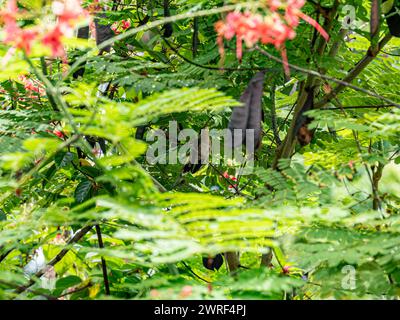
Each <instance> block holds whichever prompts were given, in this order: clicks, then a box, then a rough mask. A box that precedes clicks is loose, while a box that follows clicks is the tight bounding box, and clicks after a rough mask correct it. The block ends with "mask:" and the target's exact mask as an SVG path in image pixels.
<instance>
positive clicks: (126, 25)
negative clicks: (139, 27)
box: [121, 20, 131, 30]
mask: <svg viewBox="0 0 400 320" xmlns="http://www.w3.org/2000/svg"><path fill="white" fill-rule="evenodd" d="M121 24H122V29H123V30H126V29H129V28H130V27H131V22H130V21H127V20H122V21H121Z"/></svg>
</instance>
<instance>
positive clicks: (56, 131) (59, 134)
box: [46, 129, 64, 139]
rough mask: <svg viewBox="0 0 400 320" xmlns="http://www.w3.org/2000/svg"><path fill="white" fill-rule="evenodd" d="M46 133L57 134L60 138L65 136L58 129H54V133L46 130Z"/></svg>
mask: <svg viewBox="0 0 400 320" xmlns="http://www.w3.org/2000/svg"><path fill="white" fill-rule="evenodd" d="M46 132H48V133H53V134H55V135H56V136H57V137H59V138H61V139H62V138H64V134H63V133H62V132H61V131H59V130H56V129H54V130H53V131H51V130H46Z"/></svg>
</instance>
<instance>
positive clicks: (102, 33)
mask: <svg viewBox="0 0 400 320" xmlns="http://www.w3.org/2000/svg"><path fill="white" fill-rule="evenodd" d="M105 17H106V15H105V14H104V13H101V14H99V15H98V16H97V17H96V18H95V20H94V23H95V25H96V44H97V45H100V44H102V43H103V42H105V41H107V40H110V39H111V38H112V37H114V36H115V34H114V31H112V29H111V25H109V24H103V23H102V22H101V19H102V18H105ZM110 50H111V45H108V46H107V47H105V48H103V49H102V50H101V52H110Z"/></svg>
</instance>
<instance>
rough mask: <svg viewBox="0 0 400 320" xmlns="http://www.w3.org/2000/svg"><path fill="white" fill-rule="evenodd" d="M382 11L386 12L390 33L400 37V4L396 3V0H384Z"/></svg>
mask: <svg viewBox="0 0 400 320" xmlns="http://www.w3.org/2000/svg"><path fill="white" fill-rule="evenodd" d="M382 11H383V13H385V16H386V21H387V24H388V26H389V30H390V34H391V35H392V36H394V37H400V5H399V4H395V1H394V0H383V1H382Z"/></svg>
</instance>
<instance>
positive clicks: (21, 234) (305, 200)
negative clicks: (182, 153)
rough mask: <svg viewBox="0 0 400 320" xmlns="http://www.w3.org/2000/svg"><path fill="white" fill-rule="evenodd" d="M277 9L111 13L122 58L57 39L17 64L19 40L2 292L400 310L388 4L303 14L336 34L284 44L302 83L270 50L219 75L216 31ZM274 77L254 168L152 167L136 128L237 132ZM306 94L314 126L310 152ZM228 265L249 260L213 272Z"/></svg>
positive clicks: (6, 51)
mask: <svg viewBox="0 0 400 320" xmlns="http://www.w3.org/2000/svg"><path fill="white" fill-rule="evenodd" d="M92 2H93V1H85V3H84V7H88V6H90V5H93V3H92ZM261 2H262V1H256V2H254V3H253V2H251V3H249V2H243V3H241V2H239V1H220V0H208V1H202V0H196V1H192V0H185V1H183V0H171V1H169V2H168V4H169V15H170V18H168V17H167V18H166V19H165V17H164V14H165V10H164V9H165V7H164V5H165V3H164V2H163V1H145V0H136V1H131V0H120V1H114V2H112V1H110V2H109V3H107V2H103V3H102V7H101V8H103V9H101V10H100V11H104V8H105V7H104V5H108V6H107V10H105V11H104V12H103V14H102V15H101V16H98V17H101V18H98V19H99V20H97V23H98V24H100V25H111V24H114V29H116V30H117V33H118V32H119V34H118V36H117V35H115V36H116V38H115V39H114V42H112V41H113V40H111V41H109V43H108V44H111V43H113V49H112V50H111V51H110V52H108V53H107V52H104V53H103V54H101V52H99V51H102V50H99V48H100V49H102V48H103V49H104V47H105V44H104V43H103V44H100V46H96V41H95V40H94V39H93V38H91V39H89V40H85V39H77V38H75V37H65V39H64V40H63V45H64V46H65V48H66V53H67V58H68V63H69V66H68V65H65V59H64V58H63V57H62V55H59V56H58V57H54V58H52V57H51V56H52V55H53V56H54V52H53V53H52V52H50V51H49V48H46V47H45V46H44V45H43V43H42V44H35V45H33V47H32V48H31V50H30V52H27V51H26V50H25V51H24V50H22V49H23V46H22V47H19V48H18V50H16V51H15V52H11V53H12V54H11V55H10V47H12V45H10V44H9V43H8V42H7V41H6V40H5V38H4V37H5V35H4V30H5V29H4V28H5V27H3V35H2V37H3V41H2V43H1V44H0V52H1V56H2V57H3V58H2V65H1V72H0V85H1V93H0V100H1V108H0V298H1V299H231V298H233V299H331V298H336V299H367V298H373V299H382V298H383V299H397V298H398V297H399V294H400V292H399V290H400V264H399V260H400V250H399V249H400V224H399V217H400V216H399V205H400V198H399V192H398V190H399V188H400V167H399V164H398V163H399V162H400V157H399V132H400V131H399V126H400V112H399V106H400V99H399V98H398V92H399V90H400V84H399V81H398V76H399V67H400V64H399V63H400V60H399V55H400V50H399V46H400V40H399V39H398V38H397V37H393V36H391V32H390V31H389V29H388V26H387V22H386V19H385V17H384V15H383V14H384V12H383V11H382V12H380V14H379V13H378V14H377V15H376V11H374V10H371V6H372V7H374V5H375V4H376V2H375V1H365V0H353V1H339V0H321V1H319V0H316V1H307V3H306V4H305V6H304V7H303V8H302V9H301V10H302V12H304V13H306V14H307V15H309V16H310V17H312V18H313V19H315V20H316V21H318V22H319V24H320V25H321V26H322V27H323V28H324V29H325V30H326V31H327V32H328V34H329V36H330V39H329V41H328V42H327V41H326V40H325V39H324V38H323V37H322V36H321V35H320V34H319V33H318V32H317V31H316V30H315V28H313V27H312V26H310V25H309V24H307V23H306V22H304V21H301V22H300V24H299V25H298V26H297V29H296V33H297V35H296V37H295V38H294V39H293V40H291V41H287V42H286V51H287V57H288V61H289V63H290V65H291V66H290V76H288V75H287V74H285V72H284V69H283V67H282V63H281V50H279V49H277V48H276V47H274V46H271V45H263V44H262V43H259V44H258V45H256V46H253V47H252V48H249V47H246V46H244V51H243V59H242V61H241V62H240V61H239V60H238V59H237V56H236V48H235V41H234V40H232V41H229V40H225V42H224V46H225V57H224V60H223V62H222V64H221V56H220V52H219V48H218V45H217V33H216V31H215V29H214V25H215V23H216V22H217V21H219V20H223V19H224V18H225V17H226V15H227V13H228V12H231V11H233V10H234V9H235V7H236V10H241V11H242V12H244V11H246V10H251V11H252V12H259V13H261V14H263V15H268V14H269V12H268V10H267V9H265V8H263V7H261V8H260V7H259V6H260V3H261ZM389 2H390V3H391V4H392V5H393V4H394V6H397V5H398V4H397V1H389ZM2 3H3V4H2V7H3V8H4V7H5V6H6V5H7V3H6V1H2ZM95 4H96V3H95ZM378 5H379V6H380V7H383V4H382V3H381V2H380V1H378ZM18 6H19V8H20V10H22V11H23V12H24V14H23V15H22V16H21V17H20V18H19V20H18V24H19V26H21V27H29V26H32V25H39V24H40V23H49V22H48V21H53V20H54V14H53V13H52V11H51V1H35V0H24V1H18ZM246 8H247V9H246ZM2 17H3V20H5V18H7V16H6V15H4V13H3V14H2ZM376 17H378V18H377V19H376ZM51 19H53V20H51ZM122 21H124V22H122ZM377 21H378V23H377ZM167 22H169V23H170V24H167ZM3 23H5V24H4V26H6V23H7V21H3ZM86 24H87V22H86ZM81 26H84V22H83V23H82V25H81ZM166 26H167V27H166ZM76 27H79V25H76ZM169 28H170V29H169ZM171 28H172V29H171ZM75 29H77V28H75ZM98 30H99V29H98ZM168 30H169V31H168ZM168 32H170V34H166V33H168ZM12 41H15V39H14V40H12ZM12 41H11V42H12ZM24 43H26V42H24ZM53 48H54V47H53ZM25 49H26V48H25ZM99 53H100V54H99ZM74 62H75V64H74ZM83 62H85V65H84V68H85V70H84V73H83V74H82V75H81V76H78V77H76V76H73V73H74V72H75V71H76V70H77V68H76V67H79V66H81V65H82V64H81V63H83ZM71 66H73V67H71ZM260 70H266V80H265V83H264V91H263V98H262V102H263V103H262V108H263V112H264V122H263V138H262V146H261V147H260V148H259V149H258V150H257V153H256V163H255V170H254V172H253V174H251V175H248V176H236V175H235V168H234V167H230V166H228V165H226V164H221V165H204V166H203V167H202V168H201V169H200V170H199V171H197V172H196V173H191V172H184V171H185V170H184V164H177V165H172V164H165V165H164V164H163V165H161V164H155V165H150V164H149V163H148V162H147V161H146V157H145V154H146V148H147V144H146V143H145V142H143V141H141V140H138V139H135V136H136V137H137V135H136V134H137V128H143V127H141V126H147V128H149V127H150V128H153V129H167V128H168V122H169V121H172V120H176V121H178V123H179V124H180V128H193V129H194V130H196V131H200V130H201V129H202V128H205V127H208V128H215V129H222V128H226V127H227V126H228V122H229V119H230V116H231V112H232V109H231V107H236V106H237V105H238V100H239V98H240V96H241V94H242V93H243V91H244V90H245V89H246V87H247V86H248V83H249V81H250V79H251V78H252V77H253V76H254V75H255V74H256V73H257V72H258V71H260ZM21 75H24V76H25V77H21ZM104 83H109V85H108V88H107V90H104V92H102V93H99V89H98V87H99V85H100V84H104ZM350 83H351V85H350ZM310 88H313V90H315V102H314V105H313V108H311V109H313V110H311V111H309V112H308V113H307V115H308V117H310V118H309V119H311V122H310V123H309V124H308V129H309V130H311V131H315V132H314V133H313V134H312V135H311V136H310V140H311V141H310V143H308V144H307V143H306V144H305V145H304V146H301V145H300V144H299V143H297V141H298V137H296V135H295V132H294V126H295V125H296V123H298V119H299V117H300V116H304V114H303V112H302V108H303V106H304V96H305V94H306V91H305V90H308V89H310ZM303 111H304V110H303ZM96 141H97V142H98V143H97V144H96ZM102 141H105V149H106V150H104V151H106V152H105V154H104V155H102V156H99V154H100V153H101V152H100V147H101V145H100V142H101V143H102ZM225 172H227V174H224V173H225ZM230 176H231V177H230ZM232 177H233V178H232ZM234 180H236V181H234ZM224 252H228V253H230V254H228V257H229V259H230V260H229V259H228V261H230V262H232V261H233V264H229V265H228V264H227V263H226V261H225V263H224V264H223V265H222V267H221V268H220V269H219V270H218V271H211V270H208V269H206V268H204V266H203V264H202V257H213V256H215V255H217V254H218V253H224ZM235 252H240V266H238V263H239V262H238V260H237V259H236V260H235V258H236V257H235V254H234V253H235ZM271 252H272V253H273V256H272V257H271V255H270V253H271ZM262 255H263V257H264V259H262V260H261V256H262ZM232 257H233V260H232ZM271 259H272V260H271ZM235 263H236V265H235Z"/></svg>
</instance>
